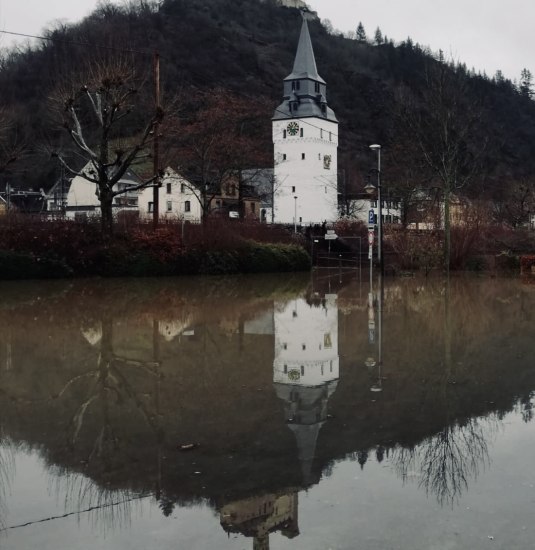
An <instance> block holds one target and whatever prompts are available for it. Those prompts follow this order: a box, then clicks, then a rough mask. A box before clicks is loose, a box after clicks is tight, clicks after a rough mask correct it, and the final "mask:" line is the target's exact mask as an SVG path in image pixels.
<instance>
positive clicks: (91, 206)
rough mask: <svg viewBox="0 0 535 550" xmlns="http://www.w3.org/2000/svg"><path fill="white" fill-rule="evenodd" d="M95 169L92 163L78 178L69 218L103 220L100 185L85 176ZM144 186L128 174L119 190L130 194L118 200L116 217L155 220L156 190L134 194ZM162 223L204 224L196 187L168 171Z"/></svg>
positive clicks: (70, 198)
mask: <svg viewBox="0 0 535 550" xmlns="http://www.w3.org/2000/svg"><path fill="white" fill-rule="evenodd" d="M91 169H92V164H91V162H89V163H88V164H87V165H86V166H85V167H84V168H83V170H82V171H81V174H80V175H78V176H75V177H74V178H73V179H72V181H71V183H70V186H69V189H68V192H67V200H66V205H65V213H66V216H67V218H79V217H82V216H83V217H86V216H100V202H99V200H98V197H97V194H96V189H97V187H96V184H95V183H93V182H91V181H89V180H87V179H86V178H85V177H84V176H83V175H82V174H84V173H85V172H86V171H87V170H91ZM141 183H142V180H141V179H140V178H139V176H137V174H136V173H135V172H134V171H133V170H127V171H126V173H125V175H124V176H123V178H122V179H121V180H120V181H119V182H118V183H117V184H116V188H117V189H121V190H126V192H125V193H122V194H120V195H117V196H116V197H115V199H114V203H113V209H114V214H115V215H117V214H119V213H126V212H132V213H133V214H134V215H137V216H139V218H141V219H148V218H151V217H152V215H153V211H154V198H153V197H154V188H153V187H145V188H143V189H138V190H131V191H129V189H130V188H135V187H137V186H138V185H140V184H141ZM158 198H159V200H158V203H159V208H158V210H159V216H160V219H180V220H185V221H191V222H199V221H200V220H201V205H200V202H199V200H198V199H197V196H196V194H195V187H194V186H193V185H192V184H190V183H189V182H188V181H187V180H185V179H184V178H183V177H182V176H180V175H179V174H178V173H177V172H175V171H174V170H172V169H171V168H168V169H167V170H166V171H165V175H164V177H163V179H162V186H161V187H160V188H159V190H158Z"/></svg>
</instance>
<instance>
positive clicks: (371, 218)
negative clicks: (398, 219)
mask: <svg viewBox="0 0 535 550" xmlns="http://www.w3.org/2000/svg"><path fill="white" fill-rule="evenodd" d="M368 224H369V225H375V212H374V211H373V210H368Z"/></svg>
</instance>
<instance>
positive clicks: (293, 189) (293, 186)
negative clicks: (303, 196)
mask: <svg viewBox="0 0 535 550" xmlns="http://www.w3.org/2000/svg"><path fill="white" fill-rule="evenodd" d="M292 193H295V185H292Z"/></svg>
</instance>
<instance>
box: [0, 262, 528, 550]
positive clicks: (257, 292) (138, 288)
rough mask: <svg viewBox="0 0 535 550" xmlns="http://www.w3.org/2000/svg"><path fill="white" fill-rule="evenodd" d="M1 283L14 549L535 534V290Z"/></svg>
mask: <svg viewBox="0 0 535 550" xmlns="http://www.w3.org/2000/svg"><path fill="white" fill-rule="evenodd" d="M0 293H1V296H2V300H1V302H0V437H1V439H0V548H1V549H2V550H4V549H10V550H11V549H16V550H19V549H24V550H26V549H32V548H39V549H45V550H48V549H59V548H69V549H75V550H86V549H90V548H91V549H94V548H99V549H128V550H137V549H140V550H141V549H149V548H158V549H159V550H167V549H187V550H193V549H200V550H203V549H207V550H208V549H214V548H217V549H221V550H225V549H231V550H236V549H240V550H241V549H255V550H267V549H268V548H271V549H292V550H304V549H307V550H311V549H313V550H314V549H322V550H323V549H324V550H329V549H331V550H338V549H340V550H341V549H348V550H349V549H356V548H358V549H364V550H379V549H380V550H390V549H407V548H410V549H416V550H420V549H433V550H435V549H445V550H446V549H447V550H451V549H467V548H470V549H482V548H485V549H487V548H493V549H523V548H526V549H527V548H533V546H534V545H535V522H534V521H533V513H534V509H535V469H534V467H533V464H534V463H535V437H534V435H535V423H534V422H533V410H532V404H533V396H534V393H533V392H534V390H535V365H534V352H535V340H534V326H535V285H528V284H524V283H523V282H522V281H520V280H517V279H495V278H475V277H455V278H452V279H451V280H450V281H449V283H448V282H446V281H445V280H443V279H437V278H434V279H428V280H426V279H423V278H422V279H417V278H410V279H409V278H407V279H400V278H397V279H389V278H387V279H386V280H385V282H384V286H383V288H382V290H381V289H380V287H379V285H378V282H377V281H376V280H375V281H374V285H373V289H372V294H371V296H370V285H369V283H368V280H367V277H366V276H363V278H362V280H361V279H359V275H358V273H346V274H343V275H341V274H339V273H338V272H336V271H333V272H329V271H328V270H325V271H321V270H319V271H317V272H316V273H315V275H314V276H313V277H311V276H310V275H282V276H280V275H279V276H274V277H272V276H269V277H268V276H259V277H237V278H224V279H219V278H204V279H164V280H134V281H132V280H129V281H124V280H105V281H98V280H97V281H75V282H72V281H71V282H50V283H44V282H36V283H33V282H29V283H2V285H1V286H0Z"/></svg>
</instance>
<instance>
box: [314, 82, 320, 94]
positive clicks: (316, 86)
mask: <svg viewBox="0 0 535 550" xmlns="http://www.w3.org/2000/svg"><path fill="white" fill-rule="evenodd" d="M314 91H315V92H316V93H317V94H319V93H320V83H319V82H314Z"/></svg>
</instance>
